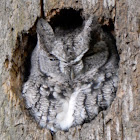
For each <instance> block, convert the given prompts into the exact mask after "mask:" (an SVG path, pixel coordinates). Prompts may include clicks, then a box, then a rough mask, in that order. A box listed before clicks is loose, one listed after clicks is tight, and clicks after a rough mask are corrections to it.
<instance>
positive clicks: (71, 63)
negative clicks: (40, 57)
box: [37, 17, 106, 79]
mask: <svg viewBox="0 0 140 140" xmlns="http://www.w3.org/2000/svg"><path fill="white" fill-rule="evenodd" d="M96 26H97V24H96V21H95V20H94V19H93V17H90V18H89V19H88V20H86V21H85V22H84V23H83V25H82V26H81V27H79V28H77V29H74V30H69V31H68V30H67V31H65V30H61V29H60V28H57V29H56V30H55V32H54V30H53V29H52V27H51V26H50V25H49V23H47V22H46V21H45V20H44V19H40V20H39V21H38V23H37V33H38V39H39V40H38V41H39V42H40V44H41V46H42V49H44V50H45V51H46V52H47V53H46V60H45V61H46V62H44V63H46V64H43V65H46V66H48V67H54V66H55V65H56V66H57V65H59V66H57V67H59V68H57V69H59V70H60V72H61V73H64V74H65V75H69V77H70V78H71V79H73V77H75V76H76V75H77V74H78V73H81V72H83V71H84V68H86V69H89V68H88V67H89V66H86V65H90V67H91V65H94V63H95V60H96V59H97V57H96V58H95V57H92V56H91V55H94V53H95V52H96V51H95V49H94V45H93V46H92V45H90V42H91V33H92V31H93V30H94V28H97V27H96ZM100 44H105V43H100ZM91 46H92V47H91ZM99 46H100V45H99ZM96 47H97V45H96ZM96 47H95V48H96ZM104 47H106V45H104ZM99 48H100V47H99ZM96 50H97V52H98V50H100V49H97V48H96ZM105 51H106V50H105ZM97 52H96V53H97ZM99 52H100V51H99ZM87 54H88V55H87ZM89 54H90V55H89ZM47 55H48V56H47ZM89 56H90V57H89ZM99 57H100V55H99ZM99 57H98V59H100V58H99ZM104 57H105V58H106V56H104ZM48 58H51V59H49V60H50V62H49V60H48ZM89 58H90V59H89ZM92 59H94V60H93V61H92ZM103 59H104V58H103ZM51 60H52V61H51ZM88 61H90V62H91V61H92V63H89V62H88ZM97 61H98V60H96V63H97ZM84 62H85V64H84ZM41 63H42V62H41ZM59 70H58V71H59ZM46 71H47V70H46ZM85 71H86V70H85Z"/></svg>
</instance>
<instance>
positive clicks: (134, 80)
mask: <svg viewBox="0 0 140 140" xmlns="http://www.w3.org/2000/svg"><path fill="white" fill-rule="evenodd" d="M62 8H74V9H81V8H83V9H84V12H85V14H86V15H87V16H88V15H89V14H94V15H95V16H96V17H98V20H99V22H100V23H101V24H102V25H106V26H108V27H110V26H111V23H110V21H112V22H113V24H114V30H112V34H113V35H114V37H115V38H116V44H117V49H118V51H119V55H120V64H119V67H120V69H119V87H118V91H117V96H116V98H115V100H114V101H113V103H112V105H111V107H110V108H108V109H107V110H106V111H103V112H101V113H100V114H99V115H98V116H97V117H96V118H95V119H94V120H93V121H92V122H91V123H86V124H84V125H83V126H77V127H75V128H71V129H70V130H69V131H68V132H62V131H59V132H57V133H56V134H55V135H54V136H53V137H52V136H51V134H50V132H49V131H48V130H47V129H41V128H39V126H38V125H37V124H36V122H35V121H34V119H33V118H32V117H30V115H29V114H28V111H27V110H26V109H25V104H24V101H23V99H22V96H21V88H22V82H23V71H24V66H23V63H24V61H25V59H26V57H27V55H28V51H29V50H28V49H29V47H30V45H29V46H28V47H26V46H27V44H28V40H29V36H28V34H30V35H32V33H35V32H34V25H35V22H36V20H37V18H38V17H41V16H43V15H44V16H45V17H47V19H48V20H49V19H50V18H51V17H52V16H53V15H54V14H55V10H54V12H53V13H51V12H50V11H51V10H52V9H58V11H59V9H62ZM42 12H43V13H42ZM23 34H24V35H23ZM0 84H1V87H0V107H1V109H0V139H2V140H9V139H10V140H19V139H21V140H25V139H26V140H30V139H31V140H34V139H37V140H38V139H40V140H46V139H47V140H51V139H55V140H60V139H61V140H67V139H69V140H70V139H75V140H78V139H80V140H87V139H91V140H131V139H132V140H139V139H140V1H139V0H121V1H117V0H116V1H115V0H104V1H103V0H100V1H98V0H81V1H80V0H78V1H77V2H76V1H75V0H71V1H70V0H61V1H60V0H55V1H51V0H44V1H43V5H42V3H40V1H36V0H32V1H30V0H26V2H25V1H23V0H14V1H12V0H7V1H5V0H1V4H0Z"/></svg>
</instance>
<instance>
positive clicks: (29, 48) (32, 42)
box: [23, 33, 37, 82]
mask: <svg viewBox="0 0 140 140" xmlns="http://www.w3.org/2000/svg"><path fill="white" fill-rule="evenodd" d="M24 36H28V41H27V44H26V47H25V50H24V51H25V52H27V57H26V60H25V62H24V72H23V73H24V77H23V82H26V81H27V80H28V77H29V75H30V69H31V55H32V52H33V50H34V48H35V46H36V43H37V35H36V33H34V34H28V35H27V34H24V35H23V37H24Z"/></svg>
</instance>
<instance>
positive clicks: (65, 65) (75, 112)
mask: <svg viewBox="0 0 140 140" xmlns="http://www.w3.org/2000/svg"><path fill="white" fill-rule="evenodd" d="M37 39H38V41H37V45H36V47H35V49H34V51H33V53H32V57H31V70H30V76H29V78H28V80H27V82H26V83H25V84H24V86H23V91H22V94H23V97H24V99H25V101H26V106H27V108H28V109H29V110H30V113H31V114H32V116H33V117H34V118H35V120H36V121H37V122H38V124H39V125H40V126H42V127H46V128H48V129H50V130H51V131H57V130H67V129H69V128H70V127H71V126H75V125H79V124H82V123H84V122H85V121H86V122H87V121H90V120H92V119H93V118H94V117H95V116H96V115H97V114H98V113H99V112H100V111H101V110H103V109H106V108H107V107H108V106H109V105H110V104H111V102H112V101H113V99H114V97H115V94H116V90H117V81H118V76H117V71H118V54H117V51H116V49H115V45H114V44H113V41H112V39H111V37H110V36H109V35H108V34H107V33H105V32H104V31H103V29H102V28H101V26H100V25H99V24H98V23H97V22H96V21H95V20H94V18H93V17H90V18H89V19H87V20H85V22H84V23H83V25H82V26H81V27H78V28H76V29H69V30H65V29H62V28H59V27H58V28H56V29H55V30H53V29H52V27H51V26H50V25H49V24H48V23H47V21H46V20H44V19H40V20H39V21H38V23H37Z"/></svg>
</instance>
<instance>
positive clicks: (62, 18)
mask: <svg viewBox="0 0 140 140" xmlns="http://www.w3.org/2000/svg"><path fill="white" fill-rule="evenodd" d="M81 13H82V9H80V10H74V9H72V8H70V9H61V10H60V12H59V13H57V14H56V15H55V16H53V17H52V18H51V19H50V25H51V26H52V28H53V29H54V30H55V28H56V27H60V28H62V29H65V30H67V29H75V28H77V27H79V26H81V25H82V24H83V18H82V16H81Z"/></svg>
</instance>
